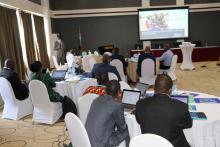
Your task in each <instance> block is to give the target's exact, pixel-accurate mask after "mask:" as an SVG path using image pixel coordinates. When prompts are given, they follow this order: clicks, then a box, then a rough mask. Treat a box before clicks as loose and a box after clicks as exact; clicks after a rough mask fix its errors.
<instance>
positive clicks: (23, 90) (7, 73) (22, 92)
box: [0, 68, 29, 100]
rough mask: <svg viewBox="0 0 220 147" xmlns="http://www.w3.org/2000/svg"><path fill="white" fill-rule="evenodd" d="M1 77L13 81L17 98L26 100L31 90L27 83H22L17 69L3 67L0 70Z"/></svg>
mask: <svg viewBox="0 0 220 147" xmlns="http://www.w3.org/2000/svg"><path fill="white" fill-rule="evenodd" d="M0 77H4V78H6V79H7V80H8V81H9V82H10V83H11V86H12V89H13V91H14V94H15V97H16V99H18V100H24V99H26V98H28V96H29V90H28V88H27V86H26V85H25V84H22V83H21V80H20V78H19V76H18V74H17V73H16V72H15V71H13V70H11V69H9V68H3V70H2V71H1V72H0Z"/></svg>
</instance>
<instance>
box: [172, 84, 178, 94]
mask: <svg viewBox="0 0 220 147" xmlns="http://www.w3.org/2000/svg"><path fill="white" fill-rule="evenodd" d="M171 94H172V95H178V91H177V88H176V84H173V87H172V93H171Z"/></svg>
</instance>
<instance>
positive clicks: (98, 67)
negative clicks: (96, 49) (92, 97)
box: [90, 54, 121, 81]
mask: <svg viewBox="0 0 220 147" xmlns="http://www.w3.org/2000/svg"><path fill="white" fill-rule="evenodd" d="M110 61H111V57H110V56H109V55H107V54H103V59H102V62H103V63H97V64H95V65H94V66H93V68H92V71H91V73H90V76H91V77H92V78H97V75H98V74H101V73H102V72H103V71H105V72H111V73H114V74H115V75H116V76H117V77H118V81H121V77H120V75H119V73H118V71H117V69H116V67H115V66H112V65H110Z"/></svg>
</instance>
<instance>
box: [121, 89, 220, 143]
mask: <svg viewBox="0 0 220 147" xmlns="http://www.w3.org/2000/svg"><path fill="white" fill-rule="evenodd" d="M151 92H152V91H151ZM183 93H184V94H195V95H196V96H195V97H194V98H219V97H216V96H213V95H209V94H204V93H199V92H192V91H178V94H183ZM192 104H193V105H196V109H197V110H196V111H197V112H204V113H205V114H206V116H207V120H193V126H192V128H189V129H184V130H183V131H184V134H185V136H186V139H187V141H188V142H189V144H190V145H191V146H192V147H220V103H192ZM125 120H126V123H127V125H128V130H129V134H130V137H131V139H132V138H133V137H135V136H137V135H139V134H141V129H140V126H139V124H138V123H137V121H136V119H135V116H134V115H132V114H128V113H126V114H125Z"/></svg>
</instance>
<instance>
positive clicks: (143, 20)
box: [139, 8, 188, 40]
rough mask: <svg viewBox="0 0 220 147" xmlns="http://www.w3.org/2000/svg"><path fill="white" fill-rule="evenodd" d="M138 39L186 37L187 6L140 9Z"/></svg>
mask: <svg viewBox="0 0 220 147" xmlns="http://www.w3.org/2000/svg"><path fill="white" fill-rule="evenodd" d="M139 35H140V40H153V39H167V38H187V37H188V8H184V9H165V10H164V9H162V10H155V9H153V10H151V9H147V10H140V11H139Z"/></svg>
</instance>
